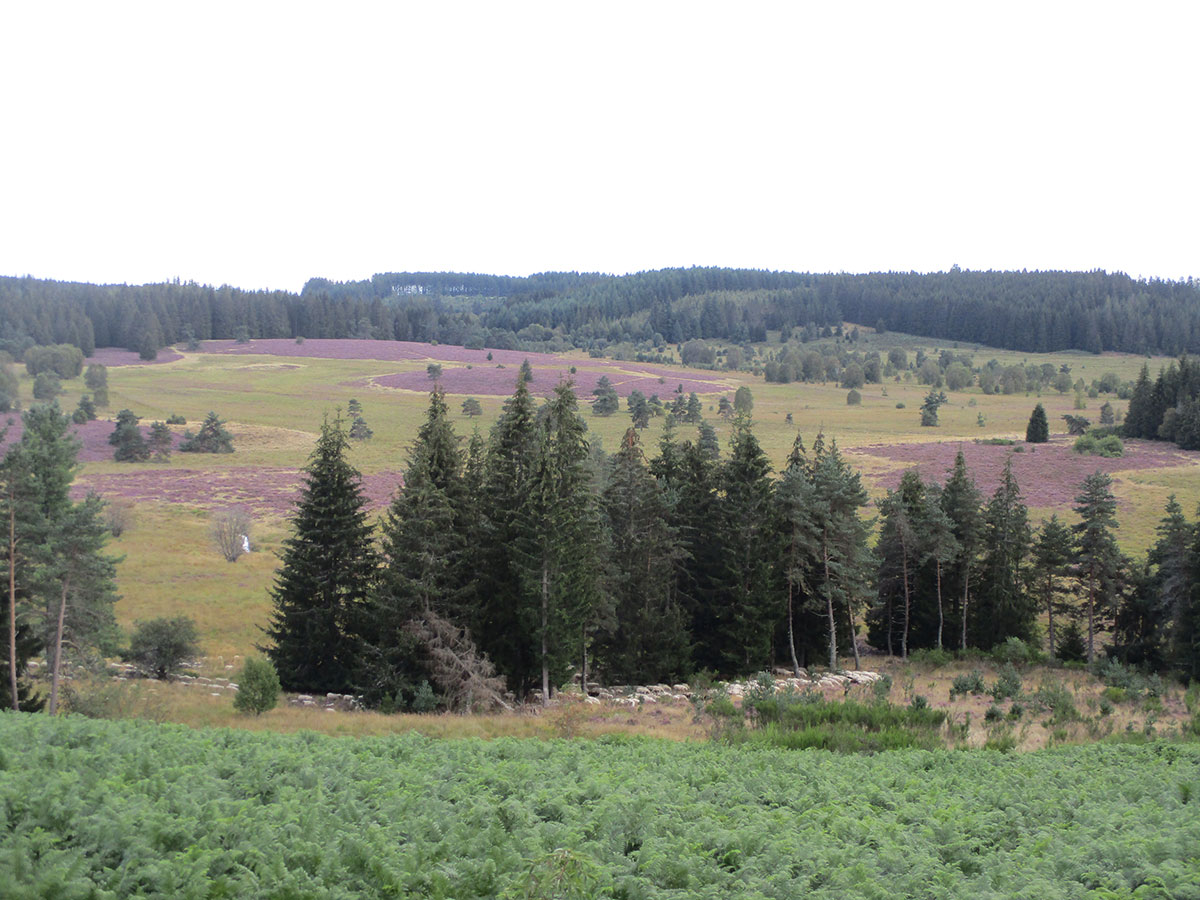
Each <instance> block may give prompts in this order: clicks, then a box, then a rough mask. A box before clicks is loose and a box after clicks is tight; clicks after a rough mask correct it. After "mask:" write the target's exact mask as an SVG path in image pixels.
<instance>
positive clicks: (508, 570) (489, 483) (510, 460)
mask: <svg viewBox="0 0 1200 900" xmlns="http://www.w3.org/2000/svg"><path fill="white" fill-rule="evenodd" d="M535 419H536V412H535V410H534V405H533V397H532V396H531V395H530V393H529V388H528V386H527V385H526V382H525V380H524V379H523V378H520V377H518V379H517V384H516V389H515V390H514V392H513V395H512V397H510V398H509V399H508V400H506V401H505V403H504V408H503V410H502V412H501V414H500V417H499V418H498V419H497V420H496V424H495V425H494V426H493V427H492V430H491V434H490V436H489V438H488V442H487V447H486V452H485V453H484V454H482V457H481V456H480V455H479V447H478V444H479V442H478V441H476V442H475V443H476V448H475V451H476V456H475V458H474V462H473V465H468V475H467V479H468V484H475V483H477V484H478V492H477V493H475V494H474V495H475V496H478V497H479V507H478V508H479V512H478V521H477V524H476V533H477V535H478V536H477V538H476V544H477V547H476V571H477V572H478V576H479V579H478V585H477V588H478V595H477V602H476V604H475V605H474V607H473V612H472V614H471V615H470V616H469V625H470V631H471V633H472V635H474V637H475V640H476V641H477V642H478V643H479V645H480V647H481V649H482V650H483V651H484V652H485V653H486V654H487V655H488V657H489V658H490V659H491V660H492V661H493V662H494V663H495V664H496V668H497V669H498V670H499V672H500V673H501V674H502V675H504V677H505V678H506V679H507V680H508V683H509V686H510V687H511V688H512V689H513V690H515V691H525V690H528V689H529V688H530V687H532V686H533V684H534V683H535V682H536V680H537V675H538V671H539V669H540V665H539V660H538V658H537V654H536V652H535V650H534V647H533V646H532V645H531V644H530V642H529V641H528V640H526V639H525V627H526V626H525V623H524V621H523V620H522V614H521V610H522V606H523V601H522V593H521V579H520V571H521V568H520V560H519V558H518V555H517V548H518V546H519V545H520V544H521V542H522V541H525V542H527V541H528V537H527V520H526V518H525V516H524V512H523V511H524V508H525V504H526V501H527V500H528V498H529V495H530V491H531V490H532V479H533V467H534V461H535V460H536V458H537V451H538V441H537V427H536V422H535ZM473 493H474V492H473Z"/></svg>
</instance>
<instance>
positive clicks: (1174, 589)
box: [1148, 494, 1197, 671]
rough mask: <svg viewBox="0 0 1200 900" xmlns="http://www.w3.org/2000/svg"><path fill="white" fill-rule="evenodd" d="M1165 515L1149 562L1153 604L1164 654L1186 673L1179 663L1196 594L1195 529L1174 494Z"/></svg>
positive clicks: (1183, 653) (1151, 550)
mask: <svg viewBox="0 0 1200 900" xmlns="http://www.w3.org/2000/svg"><path fill="white" fill-rule="evenodd" d="M1165 512H1166V515H1165V516H1164V517H1163V519H1162V521H1161V522H1160V523H1159V524H1158V528H1157V529H1156V531H1157V533H1158V540H1157V541H1155V543H1154V546H1153V547H1151V548H1150V553H1149V555H1148V559H1149V562H1150V564H1151V565H1152V566H1154V579H1153V591H1154V601H1155V606H1156V608H1157V609H1158V610H1159V614H1160V617H1161V625H1160V629H1159V630H1160V635H1161V642H1162V644H1163V651H1164V653H1165V655H1166V659H1167V661H1168V662H1169V663H1170V664H1171V665H1172V666H1174V667H1175V668H1177V669H1180V670H1181V671H1186V668H1187V667H1186V665H1183V664H1181V662H1182V660H1183V659H1184V658H1186V656H1187V651H1186V645H1187V644H1188V643H1189V640H1188V634H1187V632H1188V628H1187V618H1188V613H1189V610H1190V607H1191V606H1192V605H1193V602H1194V601H1193V597H1194V596H1195V595H1196V589H1195V585H1196V584H1197V581H1196V548H1195V544H1196V535H1197V529H1196V527H1195V526H1194V525H1192V524H1191V523H1190V522H1188V521H1187V519H1186V518H1185V517H1184V514H1183V508H1182V507H1181V506H1180V505H1179V502H1178V501H1177V500H1176V499H1175V495H1174V494H1172V495H1171V496H1170V497H1168V498H1167V507H1166V510H1165Z"/></svg>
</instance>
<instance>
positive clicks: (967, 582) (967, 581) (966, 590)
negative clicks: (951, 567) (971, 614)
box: [958, 567, 971, 650]
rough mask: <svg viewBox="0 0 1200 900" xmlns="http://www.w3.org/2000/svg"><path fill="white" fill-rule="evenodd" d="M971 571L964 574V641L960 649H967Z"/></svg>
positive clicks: (968, 569)
mask: <svg viewBox="0 0 1200 900" xmlns="http://www.w3.org/2000/svg"><path fill="white" fill-rule="evenodd" d="M970 587H971V569H970V567H968V568H967V570H966V572H964V573H963V596H962V640H961V642H960V643H959V647H958V649H960V650H966V649H967V606H968V604H970V602H971V593H970Z"/></svg>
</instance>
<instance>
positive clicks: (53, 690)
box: [49, 578, 70, 716]
mask: <svg viewBox="0 0 1200 900" xmlns="http://www.w3.org/2000/svg"><path fill="white" fill-rule="evenodd" d="M69 584H70V578H64V579H63V584H62V598H61V599H60V600H59V603H58V625H57V626H56V627H55V629H54V668H53V669H52V670H51V673H50V707H49V712H50V715H52V716H53V715H56V714H57V713H58V681H59V673H60V672H62V645H63V623H64V622H65V621H66V618H67V591H68V585H69Z"/></svg>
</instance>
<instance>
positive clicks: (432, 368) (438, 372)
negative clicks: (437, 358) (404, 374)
mask: <svg viewBox="0 0 1200 900" xmlns="http://www.w3.org/2000/svg"><path fill="white" fill-rule="evenodd" d="M425 374H426V375H428V376H429V380H430V381H437V380H438V379H439V378H441V377H442V364H441V363H430V364H429V365H427V366H426V367H425Z"/></svg>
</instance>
